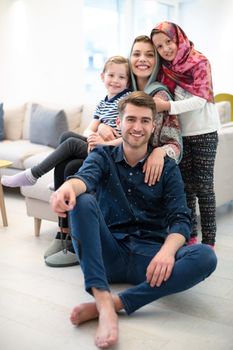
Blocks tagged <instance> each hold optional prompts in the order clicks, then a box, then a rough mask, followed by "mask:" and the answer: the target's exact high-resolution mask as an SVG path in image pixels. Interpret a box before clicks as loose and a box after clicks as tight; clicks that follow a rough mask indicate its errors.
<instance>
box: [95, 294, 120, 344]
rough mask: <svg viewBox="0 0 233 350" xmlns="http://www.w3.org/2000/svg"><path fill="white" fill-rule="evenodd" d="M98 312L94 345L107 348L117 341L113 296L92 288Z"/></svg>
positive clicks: (116, 317)
mask: <svg viewBox="0 0 233 350" xmlns="http://www.w3.org/2000/svg"><path fill="white" fill-rule="evenodd" d="M92 291H93V295H94V297H95V300H96V308H97V310H98V311H99V323H98V328H97V332H96V336H95V345H96V346H98V347H99V348H101V349H103V348H108V347H109V346H112V345H114V344H116V343H117V340H118V316H117V313H116V309H115V305H114V300H113V296H112V294H111V293H110V292H108V291H104V290H99V289H96V288H92Z"/></svg>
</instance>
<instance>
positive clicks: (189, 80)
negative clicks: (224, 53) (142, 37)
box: [151, 21, 214, 102]
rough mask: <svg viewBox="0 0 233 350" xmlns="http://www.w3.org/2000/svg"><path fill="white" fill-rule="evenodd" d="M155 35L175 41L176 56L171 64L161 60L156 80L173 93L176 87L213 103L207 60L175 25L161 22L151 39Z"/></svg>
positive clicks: (209, 69)
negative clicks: (164, 36) (159, 34)
mask: <svg viewBox="0 0 233 350" xmlns="http://www.w3.org/2000/svg"><path fill="white" fill-rule="evenodd" d="M156 33H164V34H165V35H167V36H168V37H169V38H170V39H171V40H173V41H175V42H176V44H177V47H178V51H177V55H176V57H175V59H174V60H173V61H172V62H168V61H165V60H162V59H161V61H162V67H161V71H160V73H159V76H158V79H159V80H160V81H161V82H162V83H163V84H165V85H167V86H168V87H169V89H170V90H171V91H172V92H173V91H174V89H175V86H176V85H179V86H180V87H182V88H183V89H184V90H186V91H188V92H190V93H191V94H192V95H195V96H199V97H202V98H204V99H206V100H207V101H208V102H214V95H213V85H212V77H211V67H210V63H209V61H208V60H207V58H206V57H205V56H204V55H203V54H202V53H200V52H198V51H197V50H195V49H194V45H193V43H192V42H191V41H189V39H188V38H187V36H186V34H185V33H184V31H183V30H182V29H181V28H180V27H179V26H178V25H176V24H174V23H171V22H166V21H165V22H162V23H160V24H158V25H156V26H155V28H154V29H153V30H152V32H151V39H152V38H153V36H154V35H155V34H156Z"/></svg>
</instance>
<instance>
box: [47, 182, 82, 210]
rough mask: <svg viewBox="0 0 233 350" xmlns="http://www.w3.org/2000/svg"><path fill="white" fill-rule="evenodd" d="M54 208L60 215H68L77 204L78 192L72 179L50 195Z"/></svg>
mask: <svg viewBox="0 0 233 350" xmlns="http://www.w3.org/2000/svg"><path fill="white" fill-rule="evenodd" d="M50 204H51V207H52V210H53V211H54V212H55V213H56V214H57V215H58V216H60V217H66V216H67V212H68V211H69V210H72V209H73V208H74V206H75V204H76V194H75V191H74V188H73V186H72V179H71V180H68V181H66V182H65V183H64V184H63V185H62V186H61V187H60V188H59V189H58V190H57V191H55V192H54V193H53V194H52V195H51V197H50Z"/></svg>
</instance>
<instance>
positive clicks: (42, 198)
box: [0, 102, 95, 235]
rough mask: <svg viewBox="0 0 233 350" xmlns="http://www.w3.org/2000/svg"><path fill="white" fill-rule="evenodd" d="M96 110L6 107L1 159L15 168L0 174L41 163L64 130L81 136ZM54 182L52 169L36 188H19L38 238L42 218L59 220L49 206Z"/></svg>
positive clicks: (35, 105)
mask: <svg viewBox="0 0 233 350" xmlns="http://www.w3.org/2000/svg"><path fill="white" fill-rule="evenodd" d="M0 107H1V106H0ZM94 108H95V105H91V104H90V105H77V106H68V107H67V106H65V107H63V106H48V105H44V104H41V103H33V102H28V103H25V104H23V105H21V106H17V107H5V106H3V118H1V113H0V123H1V121H2V126H3V133H2V134H3V135H2V138H3V139H2V140H1V141H0V159H6V160H9V161H11V162H12V165H11V166H10V167H7V168H1V169H0V171H1V172H0V175H1V176H2V175H13V174H16V173H17V172H19V171H22V170H25V169H27V168H31V167H32V166H34V165H36V164H38V163H39V162H40V161H42V160H43V159H44V158H46V157H47V156H48V155H49V154H50V153H51V152H53V151H54V149H55V148H56V147H57V145H58V143H59V136H60V135H61V134H62V133H63V132H64V131H67V130H70V131H73V132H77V133H80V134H82V133H83V130H84V129H85V128H86V127H87V125H88V124H89V122H90V121H91V119H92V117H93V111H94ZM52 182H53V170H52V171H50V172H49V173H47V174H46V175H44V176H43V177H42V178H41V179H39V180H38V183H37V184H36V185H35V186H31V187H22V188H21V189H20V190H21V193H22V195H23V196H24V197H25V202H26V209H27V214H28V215H29V216H32V217H34V226H35V234H36V235H39V232H40V225H41V220H42V219H45V220H52V221H56V216H55V214H53V213H52V211H51V210H50V207H49V204H48V202H49V198H50V194H51V191H50V190H49V188H48V185H49V184H51V183H52Z"/></svg>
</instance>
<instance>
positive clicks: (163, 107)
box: [153, 96, 171, 113]
mask: <svg viewBox="0 0 233 350" xmlns="http://www.w3.org/2000/svg"><path fill="white" fill-rule="evenodd" d="M153 100H154V101H155V105H156V111H157V112H158V113H159V112H164V111H169V110H170V108H171V105H170V102H169V101H165V100H162V99H161V98H160V97H156V96H154V97H153Z"/></svg>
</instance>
